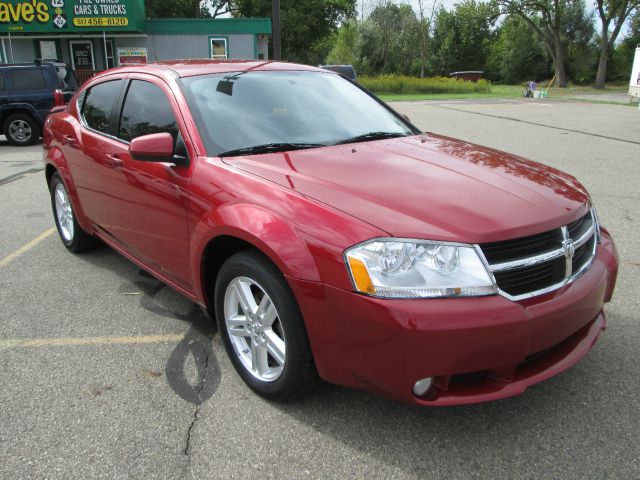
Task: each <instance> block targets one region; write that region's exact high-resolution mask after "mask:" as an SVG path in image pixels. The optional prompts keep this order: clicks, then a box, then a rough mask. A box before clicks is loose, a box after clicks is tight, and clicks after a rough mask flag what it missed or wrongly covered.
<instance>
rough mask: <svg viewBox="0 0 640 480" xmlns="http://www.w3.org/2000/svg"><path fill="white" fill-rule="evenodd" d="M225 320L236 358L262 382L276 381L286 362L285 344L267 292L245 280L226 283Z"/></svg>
mask: <svg viewBox="0 0 640 480" xmlns="http://www.w3.org/2000/svg"><path fill="white" fill-rule="evenodd" d="M224 319H225V326H226V328H227V333H228V334H229V339H230V340H231V345H232V346H233V350H234V352H235V354H236V355H237V356H238V358H239V359H240V361H241V363H242V365H243V366H244V368H245V369H246V370H247V371H248V372H249V373H250V374H251V375H252V376H254V377H255V378H256V379H258V380H260V381H263V382H273V381H275V380H277V379H278V378H279V377H280V375H282V371H283V370H284V366H285V362H286V341H285V335H284V330H283V328H282V323H281V322H280V317H279V315H278V311H277V310H276V307H275V305H274V304H273V301H272V300H271V298H270V297H269V295H268V294H267V292H266V291H265V290H264V289H263V288H262V287H261V286H260V285H259V284H258V283H257V282H255V281H254V280H252V279H251V278H248V277H236V278H234V279H233V280H232V281H231V282H229V284H228V286H227V289H226V291H225V295H224Z"/></svg>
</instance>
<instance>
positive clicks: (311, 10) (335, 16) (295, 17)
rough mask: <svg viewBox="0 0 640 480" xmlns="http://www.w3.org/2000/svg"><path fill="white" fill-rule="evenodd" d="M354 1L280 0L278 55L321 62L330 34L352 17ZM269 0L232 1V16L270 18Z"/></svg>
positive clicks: (326, 50)
mask: <svg viewBox="0 0 640 480" xmlns="http://www.w3.org/2000/svg"><path fill="white" fill-rule="evenodd" d="M355 7H356V0H305V1H296V0H282V1H281V3H280V23H281V29H282V58H283V59H285V60H288V61H292V62H301V63H308V64H318V63H322V62H323V61H324V59H325V58H326V56H327V54H328V53H329V51H330V50H331V47H332V45H331V42H330V40H331V39H332V35H333V34H334V33H335V32H336V31H337V30H338V28H339V27H340V25H342V24H344V23H345V22H347V21H348V20H350V19H352V18H355V14H356V10H355ZM271 12H272V9H271V0H232V1H231V13H232V14H233V15H234V16H235V17H271Z"/></svg>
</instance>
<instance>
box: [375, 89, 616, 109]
mask: <svg viewBox="0 0 640 480" xmlns="http://www.w3.org/2000/svg"><path fill="white" fill-rule="evenodd" d="M544 87H546V85H540V88H542V89H546V88H544ZM523 90H524V86H523V85H491V91H490V92H483V93H475V92H468V93H436V94H434V93H429V94H422V93H401V94H397V93H380V94H378V93H376V92H375V91H374V93H376V94H377V95H378V96H379V97H380V98H382V100H384V101H387V102H393V101H415V100H458V99H462V100H464V99H483V98H487V99H495V98H504V99H516V98H522V92H523ZM627 91H628V87H627V86H625V85H607V88H605V89H604V90H596V89H595V88H593V87H590V86H574V85H571V86H569V87H567V88H555V87H552V88H549V89H548V90H547V92H548V97H549V98H553V99H557V100H572V101H583V102H593V103H612V104H618V105H620V103H618V102H611V101H606V100H598V99H597V98H593V99H590V98H588V96H590V95H597V94H603V93H626V92H627ZM576 95H580V96H584V97H585V98H580V99H576V98H574V97H575V96H576Z"/></svg>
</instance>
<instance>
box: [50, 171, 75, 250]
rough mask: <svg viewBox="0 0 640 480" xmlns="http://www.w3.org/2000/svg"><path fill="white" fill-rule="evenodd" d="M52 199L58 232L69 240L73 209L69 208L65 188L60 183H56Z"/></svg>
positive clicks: (71, 234)
mask: <svg viewBox="0 0 640 480" xmlns="http://www.w3.org/2000/svg"><path fill="white" fill-rule="evenodd" d="M54 199H55V206H56V218H57V219H58V225H60V234H61V235H62V238H63V240H64V241H65V242H71V241H72V240H73V234H74V227H73V209H72V208H71V202H70V201H69V196H68V195H67V190H66V189H65V188H64V185H63V184H62V183H57V184H56V187H55V193H54Z"/></svg>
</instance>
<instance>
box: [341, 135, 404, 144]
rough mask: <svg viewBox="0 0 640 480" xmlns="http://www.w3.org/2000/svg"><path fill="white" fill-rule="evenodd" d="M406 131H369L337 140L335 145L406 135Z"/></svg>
mask: <svg viewBox="0 0 640 480" xmlns="http://www.w3.org/2000/svg"><path fill="white" fill-rule="evenodd" d="M406 136H407V134H406V133H400V132H369V133H364V134H362V135H357V136H355V137H351V138H347V139H345V140H340V141H339V142H336V143H335V145H343V144H345V143H356V142H366V141H369V140H383V139H385V138H396V137H406Z"/></svg>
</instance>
